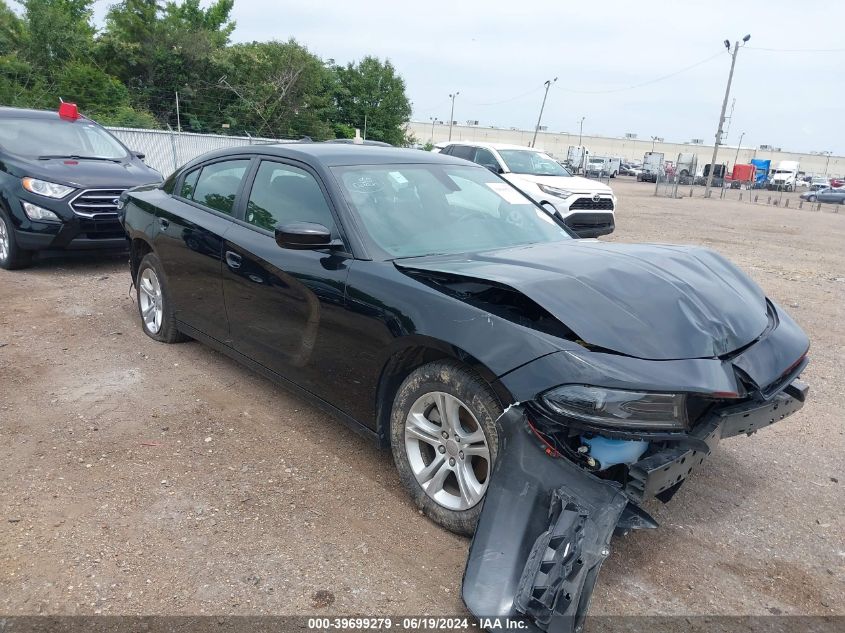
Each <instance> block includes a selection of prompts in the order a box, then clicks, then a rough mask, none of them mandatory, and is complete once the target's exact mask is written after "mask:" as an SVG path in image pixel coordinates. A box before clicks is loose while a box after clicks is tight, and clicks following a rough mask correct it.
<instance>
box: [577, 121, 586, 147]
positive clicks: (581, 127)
mask: <svg viewBox="0 0 845 633" xmlns="http://www.w3.org/2000/svg"><path fill="white" fill-rule="evenodd" d="M586 118H587V117H585V116H582V117H581V122H580V123H579V124H578V147H581V138H582V137H583V136H584V119H586Z"/></svg>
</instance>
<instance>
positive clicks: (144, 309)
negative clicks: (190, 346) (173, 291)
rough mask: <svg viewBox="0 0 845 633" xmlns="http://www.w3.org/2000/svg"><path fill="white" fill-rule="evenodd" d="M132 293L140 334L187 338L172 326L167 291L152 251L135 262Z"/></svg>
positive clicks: (161, 339)
mask: <svg viewBox="0 0 845 633" xmlns="http://www.w3.org/2000/svg"><path fill="white" fill-rule="evenodd" d="M135 293H136V298H137V300H138V315H139V316H140V317H141V327H142V328H143V330H144V334H146V335H147V336H149V337H150V338H151V339H153V340H155V341H159V342H160V343H180V342H182V341H185V340H187V338H188V337H186V336H185V335H184V334H182V333H181V332H180V331H179V330H178V329H177V327H176V319H175V318H174V316H173V304H172V303H171V301H170V292H169V290H168V288H167V283H166V282H165V278H164V272H163V270H162V267H161V262H160V261H159V259H158V257H157V256H156V255H155V253H147V254H146V255H145V256H144V258H143V259H142V260H141V263H140V264H139V265H138V274H137V276H136V278H135Z"/></svg>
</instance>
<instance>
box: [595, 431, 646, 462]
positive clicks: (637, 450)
mask: <svg viewBox="0 0 845 633" xmlns="http://www.w3.org/2000/svg"><path fill="white" fill-rule="evenodd" d="M581 441H582V442H583V443H584V444H586V445H587V446H589V447H590V452H589V455H590V457H592V458H593V459H595V460H596V461H597V462H598V463H599V466H600V468H601V470H604V469H605V468H610V467H611V466H615V465H616V464H633V463H634V462H635V461H637V460H638V459H639V458H640V457H642V454H643V453H645V451H646V449H647V448H648V442H645V441H642V440H614V439H611V438H609V437H602V436H601V435H594V436H593V437H587V436H586V435H582V436H581Z"/></svg>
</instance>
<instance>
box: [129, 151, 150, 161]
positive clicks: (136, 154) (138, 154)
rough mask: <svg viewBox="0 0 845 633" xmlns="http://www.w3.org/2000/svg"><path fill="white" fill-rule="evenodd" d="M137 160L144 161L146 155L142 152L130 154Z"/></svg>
mask: <svg viewBox="0 0 845 633" xmlns="http://www.w3.org/2000/svg"><path fill="white" fill-rule="evenodd" d="M132 153H133V154H134V155H135V158H137V159H138V160H144V159H145V158H146V157H147V155H146V154H145V153H144V152H132Z"/></svg>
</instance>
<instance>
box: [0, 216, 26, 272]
mask: <svg viewBox="0 0 845 633" xmlns="http://www.w3.org/2000/svg"><path fill="white" fill-rule="evenodd" d="M31 263H32V251H27V250H24V249H22V248H21V247H20V246H18V242H17V239H15V228H14V225H13V224H12V220H11V219H10V218H9V215H8V214H7V213H6V211H5V210H3V209H0V268H5V269H6V270H18V269H20V268H26V267H27V266H29V265H30V264H31Z"/></svg>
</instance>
